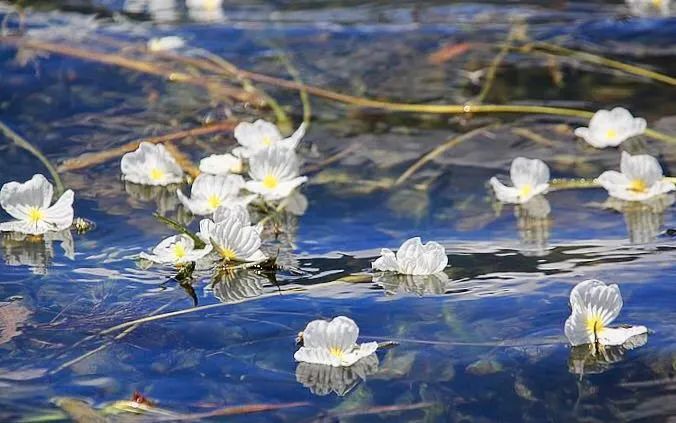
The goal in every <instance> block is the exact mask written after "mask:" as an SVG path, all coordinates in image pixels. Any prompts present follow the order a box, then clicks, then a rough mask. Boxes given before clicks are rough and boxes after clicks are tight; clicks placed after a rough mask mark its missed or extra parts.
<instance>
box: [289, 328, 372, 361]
mask: <svg viewBox="0 0 676 423" xmlns="http://www.w3.org/2000/svg"><path fill="white" fill-rule="evenodd" d="M358 337H359V328H358V327H357V324H356V323H355V322H354V321H353V320H352V319H349V318H347V317H345V316H338V317H336V318H335V319H333V320H331V321H330V322H327V321H325V320H313V321H312V322H310V323H308V325H307V327H306V328H305V330H304V331H303V346H302V347H301V348H300V349H299V350H298V351H296V353H295V354H294V355H293V358H294V359H295V360H296V361H300V362H302V363H311V364H326V365H329V366H333V367H341V366H342V367H348V366H351V365H353V364H354V363H356V362H357V361H359V360H360V359H362V358H364V357H367V356H369V355H371V354H373V353H374V352H375V351H376V350H377V349H378V343H377V342H367V343H365V344H361V345H357V338H358Z"/></svg>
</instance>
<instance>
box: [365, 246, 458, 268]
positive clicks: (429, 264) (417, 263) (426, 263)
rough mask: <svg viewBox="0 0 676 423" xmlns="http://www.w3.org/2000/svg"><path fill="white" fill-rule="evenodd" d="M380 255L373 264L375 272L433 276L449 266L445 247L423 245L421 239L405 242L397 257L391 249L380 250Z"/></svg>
mask: <svg viewBox="0 0 676 423" xmlns="http://www.w3.org/2000/svg"><path fill="white" fill-rule="evenodd" d="M380 255H381V257H379V258H378V259H377V260H376V261H374V262H373V263H371V267H373V269H374V270H380V271H383V272H397V273H399V274H402V275H432V274H434V273H439V272H441V271H443V270H444V269H445V268H446V266H447V265H448V257H447V256H446V250H445V249H444V247H443V246H442V245H441V244H439V243H437V242H434V241H431V242H428V243H427V244H423V243H422V242H421V240H420V237H416V238H411V239H409V240H407V241H405V242H404V243H403V244H401V247H399V250H398V251H397V253H396V255H395V253H394V252H393V251H392V250H390V249H389V248H383V249H382V250H380Z"/></svg>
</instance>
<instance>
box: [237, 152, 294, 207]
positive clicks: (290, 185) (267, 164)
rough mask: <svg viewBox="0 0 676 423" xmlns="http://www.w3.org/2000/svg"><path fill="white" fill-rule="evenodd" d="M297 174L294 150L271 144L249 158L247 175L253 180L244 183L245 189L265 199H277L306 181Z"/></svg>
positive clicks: (285, 195)
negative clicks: (271, 145)
mask: <svg viewBox="0 0 676 423" xmlns="http://www.w3.org/2000/svg"><path fill="white" fill-rule="evenodd" d="M299 174H300V159H299V158H298V156H297V155H296V152H295V151H294V150H293V149H289V148H284V147H277V146H273V147H270V148H266V149H264V150H260V151H259V152H257V153H256V154H254V155H253V156H252V157H251V159H250V160H249V176H251V178H252V179H253V180H252V181H248V182H247V183H246V189H247V190H249V191H251V192H253V193H256V194H260V195H262V196H263V197H264V198H265V199H266V200H279V199H282V198H285V197H287V196H288V195H289V194H291V192H292V191H293V190H294V189H295V188H296V187H298V186H300V184H302V183H303V182H305V181H307V178H306V177H305V176H298V175H299Z"/></svg>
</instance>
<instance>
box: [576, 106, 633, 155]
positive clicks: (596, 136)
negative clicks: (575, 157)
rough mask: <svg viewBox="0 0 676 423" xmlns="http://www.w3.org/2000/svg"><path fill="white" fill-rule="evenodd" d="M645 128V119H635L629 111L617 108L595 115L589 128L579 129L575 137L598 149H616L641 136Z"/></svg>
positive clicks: (600, 111) (601, 111)
mask: <svg viewBox="0 0 676 423" xmlns="http://www.w3.org/2000/svg"><path fill="white" fill-rule="evenodd" d="M645 128H646V121H645V119H643V118H635V117H633V116H632V115H631V113H630V112H629V110H627V109H624V108H622V107H616V108H614V109H613V110H610V111H608V110H599V111H598V112H596V113H594V116H592V118H591V120H590V121H589V128H585V127H581V128H577V129H575V135H577V136H578V137H580V138H583V139H584V140H585V141H587V142H588V143H589V144H591V145H593V146H594V147H596V148H605V147H616V146H618V145H620V143H622V141H624V140H626V139H629V138H631V137H635V136H637V135H641V134H642V133H643V132H645Z"/></svg>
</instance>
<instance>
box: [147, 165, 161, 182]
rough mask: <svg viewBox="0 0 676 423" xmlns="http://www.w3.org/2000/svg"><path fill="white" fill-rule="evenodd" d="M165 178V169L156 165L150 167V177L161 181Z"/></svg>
mask: <svg viewBox="0 0 676 423" xmlns="http://www.w3.org/2000/svg"><path fill="white" fill-rule="evenodd" d="M162 178H164V171H163V170H162V169H158V168H156V167H154V168H152V169H150V179H152V180H153V181H159V180H161V179H162Z"/></svg>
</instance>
